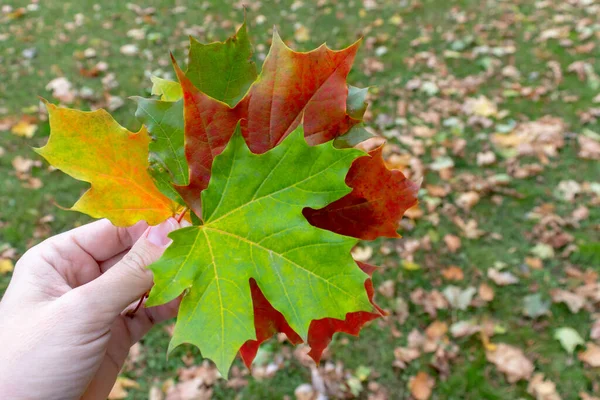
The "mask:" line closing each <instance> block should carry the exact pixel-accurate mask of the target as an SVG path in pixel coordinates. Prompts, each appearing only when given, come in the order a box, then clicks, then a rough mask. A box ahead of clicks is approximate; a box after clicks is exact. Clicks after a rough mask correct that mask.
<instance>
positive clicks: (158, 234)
mask: <svg viewBox="0 0 600 400" xmlns="http://www.w3.org/2000/svg"><path fill="white" fill-rule="evenodd" d="M176 229H179V224H178V223H177V221H176V220H175V219H174V218H169V219H168V220H166V221H164V222H162V223H161V224H159V225H156V226H151V227H150V228H148V233H147V234H146V238H147V239H148V241H149V242H150V243H152V244H155V245H157V246H161V247H165V246H168V245H169V244H171V239H169V237H168V236H167V235H168V234H169V232H173V231H174V230H176Z"/></svg>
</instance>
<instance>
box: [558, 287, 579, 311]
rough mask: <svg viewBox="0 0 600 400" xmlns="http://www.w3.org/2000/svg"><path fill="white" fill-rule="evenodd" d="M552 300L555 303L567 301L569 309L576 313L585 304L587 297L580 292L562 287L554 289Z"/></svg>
mask: <svg viewBox="0 0 600 400" xmlns="http://www.w3.org/2000/svg"><path fill="white" fill-rule="evenodd" d="M550 296H552V301H553V302H555V303H565V304H566V305H567V307H569V310H570V311H571V312H572V313H573V314H576V313H578V312H579V310H581V309H582V308H583V306H585V298H584V297H583V296H580V295H578V294H575V293H572V292H569V291H567V290H562V289H554V290H552V291H551V292H550Z"/></svg>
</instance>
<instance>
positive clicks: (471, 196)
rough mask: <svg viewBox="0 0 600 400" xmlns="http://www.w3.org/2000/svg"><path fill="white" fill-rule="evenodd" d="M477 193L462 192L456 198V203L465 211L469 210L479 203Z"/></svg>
mask: <svg viewBox="0 0 600 400" xmlns="http://www.w3.org/2000/svg"><path fill="white" fill-rule="evenodd" d="M479 199H480V197H479V194H478V193H477V192H473V191H470V192H466V193H462V194H461V195H460V196H458V198H457V199H456V205H457V206H459V207H460V208H462V209H463V210H465V211H469V210H470V209H471V208H473V206H475V205H476V204H477V203H479Z"/></svg>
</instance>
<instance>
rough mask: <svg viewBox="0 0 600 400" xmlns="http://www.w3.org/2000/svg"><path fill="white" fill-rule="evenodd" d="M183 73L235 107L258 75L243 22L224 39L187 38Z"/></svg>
mask: <svg viewBox="0 0 600 400" xmlns="http://www.w3.org/2000/svg"><path fill="white" fill-rule="evenodd" d="M185 74H186V76H187V77H188V78H190V80H191V81H192V83H193V84H194V86H196V87H197V88H198V89H200V90H201V91H202V92H204V93H206V94H207V95H209V96H210V97H212V98H214V99H217V100H220V101H222V102H224V103H227V104H229V105H230V106H234V105H235V104H236V103H237V102H238V101H239V100H240V99H241V98H242V97H244V95H245V94H246V91H247V90H248V88H249V87H250V85H251V84H252V82H254V80H255V79H256V76H257V74H256V65H255V64H254V62H253V61H252V44H251V43H250V40H249V39H248V32H247V31H246V23H245V22H244V23H243V24H242V26H241V27H240V29H238V31H237V33H236V34H235V35H233V36H232V37H230V38H229V39H227V40H226V41H225V42H215V43H209V44H204V43H200V42H199V41H197V40H196V39H194V38H192V37H190V53H189V63H188V69H187V71H186V73H185Z"/></svg>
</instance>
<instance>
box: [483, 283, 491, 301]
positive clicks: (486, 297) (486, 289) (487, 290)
mask: <svg viewBox="0 0 600 400" xmlns="http://www.w3.org/2000/svg"><path fill="white" fill-rule="evenodd" d="M479 297H481V300H483V301H492V300H494V289H492V287H491V286H490V285H488V284H487V283H482V284H481V285H479Z"/></svg>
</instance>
